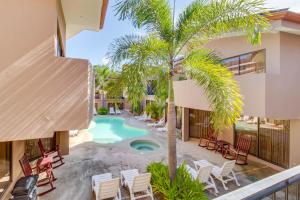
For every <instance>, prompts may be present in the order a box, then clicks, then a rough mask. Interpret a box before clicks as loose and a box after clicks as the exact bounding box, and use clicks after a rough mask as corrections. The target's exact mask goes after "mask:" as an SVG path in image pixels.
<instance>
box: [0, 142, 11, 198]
mask: <svg viewBox="0 0 300 200" xmlns="http://www.w3.org/2000/svg"><path fill="white" fill-rule="evenodd" d="M11 153H12V144H11V142H0V198H1V197H2V195H3V194H4V192H5V191H6V189H7V188H8V186H9V184H10V183H11V168H12V156H11Z"/></svg>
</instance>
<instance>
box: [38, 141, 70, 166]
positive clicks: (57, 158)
mask: <svg viewBox="0 0 300 200" xmlns="http://www.w3.org/2000/svg"><path fill="white" fill-rule="evenodd" d="M38 146H39V149H40V152H41V154H42V156H43V157H48V156H52V157H53V163H57V162H60V164H58V165H55V166H54V167H53V168H56V167H59V166H61V165H63V164H65V163H64V161H63V159H64V158H63V157H62V155H61V152H60V149H59V146H58V145H56V146H55V150H53V151H46V150H45V148H44V145H43V142H42V140H41V139H39V141H38Z"/></svg>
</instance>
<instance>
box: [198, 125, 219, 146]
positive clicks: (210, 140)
mask: <svg viewBox="0 0 300 200" xmlns="http://www.w3.org/2000/svg"><path fill="white" fill-rule="evenodd" d="M217 138H218V136H217V135H216V134H215V131H214V129H213V128H212V126H211V125H210V126H209V127H208V133H207V137H201V138H200V141H199V146H200V147H206V148H207V149H208V150H215V148H216V142H217Z"/></svg>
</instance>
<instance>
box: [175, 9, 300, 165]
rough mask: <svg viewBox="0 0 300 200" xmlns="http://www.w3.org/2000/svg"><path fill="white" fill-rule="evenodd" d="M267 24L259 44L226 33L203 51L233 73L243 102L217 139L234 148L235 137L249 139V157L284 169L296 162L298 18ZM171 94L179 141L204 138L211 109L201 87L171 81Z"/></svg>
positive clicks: (278, 17)
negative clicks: (178, 122) (177, 110)
mask: <svg viewBox="0 0 300 200" xmlns="http://www.w3.org/2000/svg"><path fill="white" fill-rule="evenodd" d="M270 20H271V25H272V26H271V27H270V29H269V31H268V32H265V33H263V34H262V43H261V44H260V45H255V46H252V45H251V44H249V42H247V39H246V37H245V36H244V35H243V34H230V35H227V36H224V37H222V38H219V39H215V40H214V41H212V42H210V43H209V44H207V47H208V48H211V49H213V50H214V51H215V52H217V54H218V55H219V56H220V57H221V58H223V59H224V60H223V61H224V64H225V65H226V66H227V67H228V69H229V70H231V71H232V72H233V73H234V74H235V76H234V78H235V79H236V80H237V82H238V84H239V86H240V90H241V94H242V96H243V100H244V107H243V113H242V117H241V119H239V120H238V121H237V122H236V123H235V125H234V126H233V127H231V128H228V129H226V130H223V131H222V133H220V134H219V137H221V138H222V139H224V140H226V141H228V142H230V143H232V144H234V143H235V141H236V140H237V138H238V136H239V135H240V134H248V135H251V137H252V146H251V154H252V155H254V156H256V157H258V158H260V159H262V160H265V161H267V162H270V163H273V164H275V165H278V166H280V167H283V168H288V167H292V166H295V165H299V164H300V155H299V153H298V148H297V145H298V144H299V142H300V106H299V102H300V90H299V76H300V56H299V55H300V14H297V13H292V12H289V11H287V10H280V11H276V12H274V13H272V16H271V17H270ZM174 90H175V104H176V106H177V107H180V108H181V109H182V110H181V111H182V112H181V113H182V118H181V121H182V127H181V128H182V134H183V137H182V138H183V140H189V138H193V137H194V138H199V137H202V136H205V134H206V133H207V122H208V121H209V112H208V111H210V105H209V102H208V100H207V99H206V97H205V94H204V91H203V89H202V88H201V87H199V86H198V85H197V84H196V83H195V82H194V81H193V80H184V81H175V82H174Z"/></svg>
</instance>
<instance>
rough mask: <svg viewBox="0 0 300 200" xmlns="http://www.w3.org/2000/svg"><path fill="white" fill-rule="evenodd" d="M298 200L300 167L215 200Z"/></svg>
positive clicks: (299, 197) (299, 193)
mask: <svg viewBox="0 0 300 200" xmlns="http://www.w3.org/2000/svg"><path fill="white" fill-rule="evenodd" d="M232 199H235V200H241V199H243V200H260V199H263V200H267V199H272V200H275V199H285V200H291V199H293V200H294V199H295V200H299V199H300V165H299V166H296V167H293V168H291V169H288V170H285V171H282V172H280V173H277V174H275V175H273V176H270V177H268V178H265V179H262V180H260V181H257V182H255V183H252V184H250V185H247V186H245V187H243V188H240V189H238V190H235V191H233V192H230V193H227V194H225V195H223V196H220V197H218V198H216V199H215V200H232Z"/></svg>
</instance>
